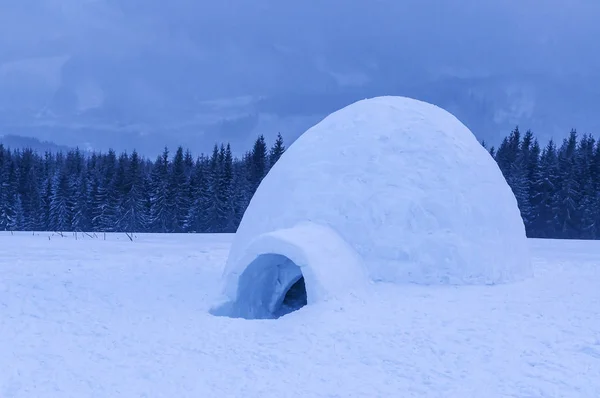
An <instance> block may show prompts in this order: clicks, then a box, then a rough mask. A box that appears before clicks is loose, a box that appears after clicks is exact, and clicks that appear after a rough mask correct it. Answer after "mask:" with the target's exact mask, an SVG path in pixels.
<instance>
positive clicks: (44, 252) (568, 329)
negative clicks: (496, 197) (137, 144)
mask: <svg viewBox="0 0 600 398" xmlns="http://www.w3.org/2000/svg"><path fill="white" fill-rule="evenodd" d="M48 235H49V234H40V235H37V234H36V236H32V234H31V233H25V234H15V235H14V236H12V235H11V234H10V233H4V232H0V254H1V255H0V397H2V398H31V397H36V398H82V397H86V398H88V397H89V398H95V397H98V398H105V397H115V398H116V397H127V398H130V397H152V398H173V397H181V398H187V397H219V398H234V397H246V398H259V397H260V398H271V397H273V398H275V397H314V398H320V397H329V398H331V397H340V398H341V397H344V398H345V397H368V398H374V397H404V398H465V397H485V398H507V397H520V398H525V397H531V398H532V397H535V398H558V397H569V398H572V397H576V398H598V397H600V291H599V289H598V281H599V280H600V267H599V264H600V242H581V241H553V240H531V241H529V243H530V245H531V246H532V250H531V253H532V264H533V269H534V272H535V278H529V279H527V280H524V281H522V282H518V283H514V284H502V285H496V286H419V285H404V286H398V285H394V284H371V285H370V286H369V290H368V291H366V292H365V293H364V295H363V294H362V293H361V294H360V295H357V296H356V297H354V298H344V299H339V298H338V299H333V300H330V301H328V302H319V303H315V304H313V305H308V306H306V307H304V308H302V309H301V310H300V311H296V312H294V313H291V314H289V315H286V316H284V317H282V318H280V319H279V320H277V321H270V320H266V321H261V320H255V321H247V320H244V319H231V318H227V317H215V316H212V315H210V314H209V313H208V310H209V307H210V305H211V304H212V300H213V298H214V295H215V294H218V292H219V285H218V283H217V282H218V281H219V278H220V276H221V273H222V272H223V267H224V263H225V260H226V258H227V255H228V251H229V247H230V243H231V239H232V236H230V235H195V234H182V235H139V236H138V237H137V238H136V239H135V241H134V242H130V241H129V239H128V238H127V237H126V236H125V235H124V234H114V235H113V234H108V235H107V240H106V241H104V240H101V239H88V238H87V237H85V236H83V237H82V236H81V235H80V236H79V240H77V241H76V240H75V239H74V238H73V237H69V238H60V237H58V236H56V235H54V236H52V237H51V239H48ZM117 239H119V240H117Z"/></svg>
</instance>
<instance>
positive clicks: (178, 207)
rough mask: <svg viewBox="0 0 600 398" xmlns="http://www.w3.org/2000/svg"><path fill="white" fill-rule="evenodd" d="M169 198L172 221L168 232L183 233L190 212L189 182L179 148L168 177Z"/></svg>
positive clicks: (183, 157) (183, 158) (182, 155)
mask: <svg viewBox="0 0 600 398" xmlns="http://www.w3.org/2000/svg"><path fill="white" fill-rule="evenodd" d="M169 190H170V191H171V194H170V196H171V197H172V198H173V210H172V211H173V219H172V225H171V227H170V230H171V231H172V232H183V231H184V228H185V224H186V219H187V216H188V213H189V211H190V201H189V197H190V195H189V192H190V181H189V178H188V171H187V169H186V158H185V156H184V153H183V148H182V147H181V146H180V147H178V148H177V151H176V152H175V157H174V158H173V164H172V167H171V173H170V177H169Z"/></svg>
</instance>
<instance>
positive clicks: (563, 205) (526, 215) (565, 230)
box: [484, 127, 600, 239]
mask: <svg viewBox="0 0 600 398" xmlns="http://www.w3.org/2000/svg"><path fill="white" fill-rule="evenodd" d="M484 146H485V143H484ZM489 152H490V154H491V155H492V156H493V157H494V159H495V160H496V162H497V163H498V166H499V168H500V170H501V171H502V173H503V175H504V177H505V178H506V181H507V182H508V184H509V185H510V187H511V188H512V190H513V193H514V194H515V197H516V198H517V202H518V205H519V209H520V211H521V216H522V217H523V221H524V223H525V228H526V230H527V235H528V236H529V237H536V238H558V239H598V238H600V141H597V140H596V139H595V138H594V137H593V136H592V135H590V134H584V135H582V136H581V137H579V135H578V133H577V131H576V130H571V132H570V133H569V135H568V137H567V138H565V139H563V141H562V142H561V143H560V145H557V144H556V143H555V142H554V140H550V141H549V142H548V143H547V144H546V145H545V146H544V148H543V149H542V148H541V147H540V144H539V142H538V140H537V139H536V138H535V137H534V135H533V133H532V132H531V131H530V130H528V131H526V132H525V134H521V132H520V131H519V128H518V127H517V128H515V129H514V130H513V131H512V132H511V133H510V135H509V136H508V137H506V138H504V140H503V141H502V143H501V145H500V146H499V147H498V149H497V150H496V149H495V148H490V149H489Z"/></svg>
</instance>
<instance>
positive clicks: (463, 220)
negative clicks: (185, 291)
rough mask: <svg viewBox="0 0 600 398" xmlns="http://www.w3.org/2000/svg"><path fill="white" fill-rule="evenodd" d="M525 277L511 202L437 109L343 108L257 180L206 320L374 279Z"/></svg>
mask: <svg viewBox="0 0 600 398" xmlns="http://www.w3.org/2000/svg"><path fill="white" fill-rule="evenodd" d="M530 275H531V265H530V260H529V255H528V248H527V241H526V235H525V227H524V224H523V221H522V219H521V215H520V212H519V209H518V207H517V201H516V199H515V196H514V195H513V193H512V191H511V189H510V187H509V186H508V184H507V182H506V180H505V179H504V177H503V175H502V173H501V171H500V169H499V168H498V166H497V165H496V162H495V161H494V160H493V159H492V157H491V156H490V155H489V154H488V153H487V151H486V150H485V149H484V148H483V147H482V145H481V144H480V143H479V142H478V141H477V139H476V138H475V136H474V135H473V134H472V133H471V131H469V129H468V128H467V127H466V126H465V125H464V124H462V123H461V122H460V121H459V120H458V119H457V118H456V117H454V116H453V115H452V114H450V113H448V112H447V111H445V110H443V109H441V108H439V107H437V106H435V105H432V104H429V103H425V102H422V101H418V100H414V99H410V98H404V97H377V98H372V99H366V100H362V101H358V102H356V103H354V104H351V105H349V106H347V107H345V108H343V109H341V110H339V111H337V112H335V113H333V114H331V115H329V116H327V117H326V118H325V119H324V120H322V121H321V122H320V123H318V124H317V125H315V126H314V127H312V128H310V129H309V130H308V131H306V132H305V133H304V134H303V135H301V136H300V137H299V138H298V140H296V141H295V142H294V143H293V144H292V145H291V146H290V147H289V148H288V150H287V151H286V152H285V153H284V154H283V156H282V157H281V159H280V160H279V161H278V162H277V164H276V165H275V166H274V167H273V168H272V169H271V171H270V172H269V174H268V175H267V176H266V177H265V179H264V180H263V181H262V183H261V184H260V186H259V188H258V190H257V192H256V193H255V195H254V197H253V198H252V200H251V202H250V205H249V207H248V209H247V210H246V212H245V214H244V217H243V219H242V222H241V224H240V226H239V229H238V231H237V233H236V235H235V238H234V241H233V243H232V247H231V250H230V253H229V257H228V259H227V263H226V266H225V270H224V275H223V277H224V293H225V296H226V300H225V304H222V305H220V306H218V307H217V308H216V309H215V310H214V312H213V313H215V314H219V315H226V316H231V317H240V318H246V319H265V318H267V319H268V318H278V317H280V316H282V315H285V314H287V313H289V312H292V311H294V310H297V309H299V308H301V307H302V306H303V305H305V304H311V303H316V302H319V301H323V300H328V299H330V298H334V297H338V296H341V295H344V294H350V293H351V292H353V291H354V290H355V289H360V288H362V287H365V286H367V285H369V284H373V283H377V282H385V283H394V284H423V285H490V284H492V285H493V284H501V283H510V282H514V281H518V280H522V279H524V278H527V277H528V276H530Z"/></svg>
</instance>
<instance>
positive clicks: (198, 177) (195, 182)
mask: <svg viewBox="0 0 600 398" xmlns="http://www.w3.org/2000/svg"><path fill="white" fill-rule="evenodd" d="M207 174H208V160H207V159H206V157H204V156H201V157H199V158H198V159H197V160H196V163H195V165H194V169H193V173H192V175H191V177H190V193H191V195H190V207H189V210H188V214H187V217H186V220H185V224H184V227H185V230H186V231H188V232H197V233H201V232H206V231H207V230H208V227H207V226H206V224H205V213H206V211H207V209H208V201H209V197H208V182H209V181H208V178H207Z"/></svg>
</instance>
